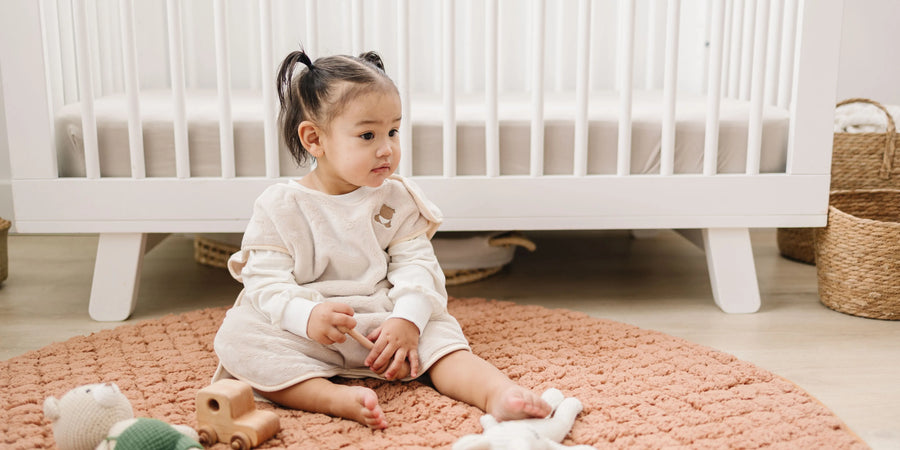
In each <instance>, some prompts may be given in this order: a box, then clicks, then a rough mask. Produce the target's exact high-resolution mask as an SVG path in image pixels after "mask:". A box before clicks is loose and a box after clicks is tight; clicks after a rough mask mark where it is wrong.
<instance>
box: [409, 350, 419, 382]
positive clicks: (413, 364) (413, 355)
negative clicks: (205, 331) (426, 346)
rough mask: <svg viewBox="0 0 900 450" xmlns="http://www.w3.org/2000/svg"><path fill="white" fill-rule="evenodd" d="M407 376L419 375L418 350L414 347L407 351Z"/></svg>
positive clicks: (414, 376)
mask: <svg viewBox="0 0 900 450" xmlns="http://www.w3.org/2000/svg"><path fill="white" fill-rule="evenodd" d="M409 376H411V377H413V378H416V377H418V376H419V351H418V350H416V349H412V350H410V351H409Z"/></svg>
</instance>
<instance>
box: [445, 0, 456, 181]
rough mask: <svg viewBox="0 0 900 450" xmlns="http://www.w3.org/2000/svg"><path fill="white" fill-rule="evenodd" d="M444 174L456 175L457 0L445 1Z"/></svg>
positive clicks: (446, 175)
mask: <svg viewBox="0 0 900 450" xmlns="http://www.w3.org/2000/svg"><path fill="white" fill-rule="evenodd" d="M443 6H444V9H443V16H444V17H443V52H444V67H443V69H444V70H443V88H444V130H443V134H444V136H443V138H444V176H445V177H452V176H456V83H455V81H456V65H455V61H456V58H455V52H456V46H455V39H456V37H455V34H456V33H454V31H455V30H454V27H455V26H456V19H455V17H454V16H455V14H454V12H455V7H456V2H455V1H453V0H446V1H444V2H443Z"/></svg>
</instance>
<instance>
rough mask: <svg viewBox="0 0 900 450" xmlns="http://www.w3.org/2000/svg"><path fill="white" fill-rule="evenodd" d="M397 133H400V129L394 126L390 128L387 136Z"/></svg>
mask: <svg viewBox="0 0 900 450" xmlns="http://www.w3.org/2000/svg"><path fill="white" fill-rule="evenodd" d="M398 133H400V131H399V130H397V129H396V128H394V129H393V130H391V131H390V132H389V133H388V136H390V137H394V136H396V135H397V134H398Z"/></svg>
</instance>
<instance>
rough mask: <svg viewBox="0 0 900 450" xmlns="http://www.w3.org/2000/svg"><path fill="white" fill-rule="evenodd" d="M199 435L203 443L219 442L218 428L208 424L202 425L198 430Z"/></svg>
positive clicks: (213, 443)
mask: <svg viewBox="0 0 900 450" xmlns="http://www.w3.org/2000/svg"><path fill="white" fill-rule="evenodd" d="M197 435H198V436H199V439H200V443H201V444H203V445H215V443H217V442H219V437H218V436H217V435H216V430H214V429H213V427H211V426H208V425H203V426H201V427H200V428H199V429H198V430H197Z"/></svg>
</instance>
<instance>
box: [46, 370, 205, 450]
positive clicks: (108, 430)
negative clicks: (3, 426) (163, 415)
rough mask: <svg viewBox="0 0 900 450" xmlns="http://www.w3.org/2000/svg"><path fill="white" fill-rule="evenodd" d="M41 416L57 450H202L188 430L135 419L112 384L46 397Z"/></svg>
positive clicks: (128, 405) (85, 386) (155, 421)
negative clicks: (51, 431)
mask: <svg viewBox="0 0 900 450" xmlns="http://www.w3.org/2000/svg"><path fill="white" fill-rule="evenodd" d="M44 416H45V417H46V418H47V419H49V420H50V422H51V423H52V428H53V439H55V440H56V446H57V447H59V449H60V450H91V449H113V448H118V449H119V450H129V449H144V450H151V449H153V450H157V449H158V450H180V449H187V448H203V447H202V446H201V445H200V444H199V443H197V432H196V431H194V430H193V429H192V428H190V427H188V426H184V425H174V426H173V425H169V424H167V423H165V422H163V421H161V420H156V419H145V418H140V419H135V418H134V412H133V410H132V409H131V402H129V401H128V397H125V394H123V393H122V391H120V390H119V387H118V386H116V385H115V384H114V383H103V384H88V385H84V386H79V387H77V388H75V389H72V390H70V391H69V392H67V393H66V394H65V395H63V396H62V398H61V399H56V398H55V397H47V399H46V400H44Z"/></svg>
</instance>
